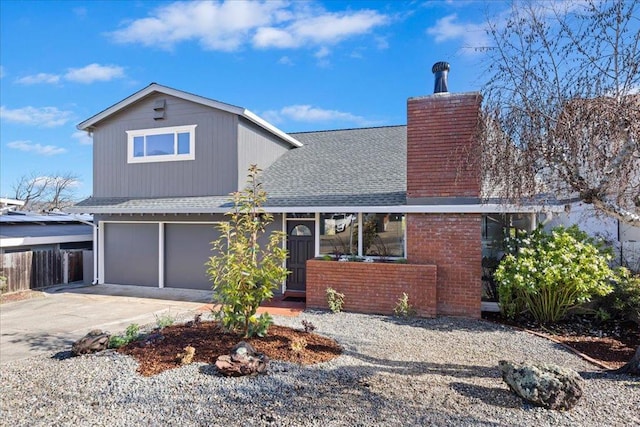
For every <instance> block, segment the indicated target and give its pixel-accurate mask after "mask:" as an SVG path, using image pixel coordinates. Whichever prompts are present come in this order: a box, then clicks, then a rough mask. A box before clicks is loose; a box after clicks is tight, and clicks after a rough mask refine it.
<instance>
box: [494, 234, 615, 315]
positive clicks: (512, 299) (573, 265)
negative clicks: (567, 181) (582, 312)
mask: <svg viewBox="0 0 640 427" xmlns="http://www.w3.org/2000/svg"><path fill="white" fill-rule="evenodd" d="M517 246H518V249H517V251H516V253H515V254H508V255H507V256H506V257H505V258H504V259H503V260H502V262H501V263H500V265H499V266H498V268H497V269H496V272H495V278H496V280H497V281H498V293H499V296H500V304H501V307H500V308H501V310H502V312H503V314H505V315H506V316H507V317H515V316H516V315H517V314H518V313H519V312H520V311H521V310H522V309H524V310H526V311H528V312H530V313H531V315H532V316H533V317H534V318H535V319H536V320H537V321H538V322H540V323H553V322H557V321H558V320H561V319H562V318H563V317H565V316H566V314H567V311H568V310H569V309H571V308H572V307H575V306H577V305H579V304H582V303H585V302H587V301H589V300H590V299H591V298H592V297H593V296H595V295H606V294H608V293H609V292H611V291H612V287H611V285H610V284H609V283H608V281H609V279H610V278H611V276H612V275H613V272H612V271H611V269H610V268H609V265H608V264H607V261H609V260H610V258H611V255H610V254H608V253H604V252H603V251H601V250H600V248H599V247H598V246H597V245H596V242H595V241H594V240H593V239H591V238H590V237H588V236H587V234H586V233H584V232H583V231H580V230H579V229H578V227H576V226H573V227H570V228H564V227H556V228H554V229H553V230H552V231H551V233H550V234H547V233H545V232H544V231H543V230H542V229H537V230H536V231H534V232H533V233H532V234H531V235H530V236H528V237H525V238H521V239H519V242H518V245H517Z"/></svg>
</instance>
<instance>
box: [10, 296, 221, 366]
mask: <svg viewBox="0 0 640 427" xmlns="http://www.w3.org/2000/svg"><path fill="white" fill-rule="evenodd" d="M210 301H211V291H192V290H179V289H158V288H145V287H140V286H121V285H97V286H88V287H77V288H73V287H61V288H54V289H49V290H47V291H46V292H43V296H42V297H39V298H34V299H29V300H25V301H17V302H10V303H5V304H2V305H0V364H2V363H6V362H9V361H11V360H16V359H21V358H25V357H30V356H34V355H37V354H41V353H49V354H51V355H53V354H55V353H57V352H59V351H65V350H70V349H71V345H72V344H73V342H74V341H76V340H77V339H79V338H81V337H82V336H84V335H85V334H86V333H87V332H89V331H91V330H92V329H102V330H106V331H109V332H111V333H121V332H123V331H124V329H125V328H126V327H127V326H128V325H129V324H131V323H137V324H139V325H141V326H142V325H146V324H154V323H155V322H156V319H157V317H159V316H163V315H169V316H172V317H185V316H189V315H191V314H195V313H196V312H198V311H201V310H202V309H203V307H204V305H205V304H206V303H207V302H210Z"/></svg>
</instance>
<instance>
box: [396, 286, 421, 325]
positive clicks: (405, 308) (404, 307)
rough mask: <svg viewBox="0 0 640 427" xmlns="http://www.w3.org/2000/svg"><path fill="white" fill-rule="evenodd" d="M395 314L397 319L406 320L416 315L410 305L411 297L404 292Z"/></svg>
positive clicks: (399, 299)
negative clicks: (402, 318)
mask: <svg viewBox="0 0 640 427" xmlns="http://www.w3.org/2000/svg"><path fill="white" fill-rule="evenodd" d="M393 314H394V316H396V317H404V318H405V319H407V318H410V317H414V316H415V315H416V310H415V309H414V308H413V307H412V306H411V304H409V295H407V293H406V292H403V293H402V296H401V297H400V298H398V302H397V303H396V306H395V308H394V309H393Z"/></svg>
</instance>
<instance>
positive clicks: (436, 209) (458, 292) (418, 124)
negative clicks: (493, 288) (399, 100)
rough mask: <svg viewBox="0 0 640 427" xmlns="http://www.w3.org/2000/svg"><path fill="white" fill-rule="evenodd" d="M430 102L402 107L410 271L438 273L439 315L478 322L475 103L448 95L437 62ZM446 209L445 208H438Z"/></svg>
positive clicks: (412, 101)
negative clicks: (426, 268)
mask: <svg viewBox="0 0 640 427" xmlns="http://www.w3.org/2000/svg"><path fill="white" fill-rule="evenodd" d="M432 71H433V72H434V74H435V75H436V82H435V86H434V87H435V92H436V93H434V94H433V95H429V96H421V97H416V98H409V100H408V101H407V203H408V204H409V205H412V204H413V205H423V206H429V205H430V206H432V209H427V212H425V213H410V214H408V215H407V232H406V234H407V254H406V257H407V259H408V260H409V263H410V264H426V265H436V266H437V278H436V313H437V315H451V316H466V317H476V318H478V317H480V308H481V307H480V299H481V296H482V293H481V291H482V282H481V277H482V270H481V265H482V250H481V224H482V215H481V214H480V213H463V212H464V209H461V208H462V207H461V206H460V205H468V204H475V203H479V201H480V182H481V180H480V173H479V162H478V161H477V159H478V155H479V152H478V147H479V143H478V140H477V129H478V119H479V114H480V103H481V97H480V94H479V93H477V92H471V93H455V94H454V93H449V92H448V88H447V86H448V84H447V81H446V79H447V73H448V71H449V64H447V63H446V62H445V63H442V62H439V63H436V64H435V65H434V66H433V70H432ZM443 205H446V206H443Z"/></svg>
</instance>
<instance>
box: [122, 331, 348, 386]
mask: <svg viewBox="0 0 640 427" xmlns="http://www.w3.org/2000/svg"><path fill="white" fill-rule="evenodd" d="M303 340H304V341H303ZM240 341H243V338H242V337H241V336H240V335H237V334H230V333H226V332H224V331H223V330H222V329H221V328H220V326H219V324H218V323H217V322H213V321H206V322H196V323H194V322H191V326H189V325H188V324H181V325H172V326H167V327H165V328H163V329H162V330H160V331H158V332H157V333H155V335H154V334H151V335H149V336H148V337H147V339H146V340H142V341H136V342H133V343H131V344H129V345H127V346H124V347H121V348H120V349H118V352H120V353H123V354H128V355H130V356H133V357H134V358H135V359H136V360H137V361H138V363H139V367H138V372H139V373H140V374H142V375H144V376H151V375H155V374H158V373H160V372H162V371H165V370H167V369H172V368H177V367H179V366H180V362H179V361H178V360H177V358H176V356H177V355H178V354H179V353H181V352H183V351H184V348H185V347H187V346H191V347H193V348H195V350H196V351H195V355H194V358H193V361H194V362H204V363H209V364H213V363H215V361H216V359H217V358H218V356H221V355H224V354H229V352H230V351H231V348H232V347H233V346H234V345H236V344H237V343H238V342H240ZM244 341H246V342H248V343H249V344H251V345H252V346H253V347H254V348H255V349H256V351H258V352H260V353H264V354H266V355H267V356H268V357H269V359H271V360H281V361H287V362H294V363H300V364H303V365H309V364H313V363H320V362H326V361H329V360H331V359H334V358H336V357H338V356H339V355H340V354H342V348H341V347H340V345H338V343H337V342H336V341H334V340H332V339H330V338H326V337H323V336H320V335H318V334H314V333H311V332H305V331H303V330H297V329H292V328H287V327H284V326H277V325H272V326H271V327H270V328H269V334H268V335H267V336H266V337H264V338H259V337H254V338H249V339H244ZM301 342H303V343H306V347H304V349H302V350H300V349H298V350H297V351H296V350H295V349H294V348H295V347H296V346H295V344H294V346H292V345H291V344H292V343H301ZM292 347H294V348H292Z"/></svg>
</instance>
